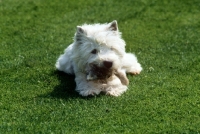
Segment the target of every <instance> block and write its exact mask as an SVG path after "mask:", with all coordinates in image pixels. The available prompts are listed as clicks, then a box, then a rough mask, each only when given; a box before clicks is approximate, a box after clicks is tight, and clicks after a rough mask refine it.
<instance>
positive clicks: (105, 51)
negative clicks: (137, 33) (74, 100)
mask: <svg viewBox="0 0 200 134" xmlns="http://www.w3.org/2000/svg"><path fill="white" fill-rule="evenodd" d="M74 43H75V47H74V52H76V54H73V55H74V60H75V63H76V64H77V65H78V67H79V68H80V70H81V71H84V72H85V73H86V74H87V75H88V74H89V73H90V75H91V77H93V78H94V79H105V78H109V77H110V76H111V75H113V73H114V72H115V70H117V69H118V68H120V67H121V60H122V57H123V55H124V54H125V42H124V40H123V39H122V38H121V33H120V32H119V30H118V26H117V21H113V22H111V23H108V24H94V25H86V24H85V25H83V26H78V27H77V32H76V34H75V38H74ZM91 80H92V79H91Z"/></svg>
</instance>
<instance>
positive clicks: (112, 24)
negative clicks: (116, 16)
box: [109, 20, 118, 31]
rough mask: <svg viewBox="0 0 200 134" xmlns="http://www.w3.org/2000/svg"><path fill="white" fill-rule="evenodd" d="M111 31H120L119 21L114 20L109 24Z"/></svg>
mask: <svg viewBox="0 0 200 134" xmlns="http://www.w3.org/2000/svg"><path fill="white" fill-rule="evenodd" d="M109 30H111V31H118V25H117V21H116V20H114V21H112V22H111V23H109Z"/></svg>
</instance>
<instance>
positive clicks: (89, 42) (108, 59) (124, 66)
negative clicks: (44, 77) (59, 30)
mask: <svg viewBox="0 0 200 134" xmlns="http://www.w3.org/2000/svg"><path fill="white" fill-rule="evenodd" d="M125 45H126V44H125V41H124V40H123V39H122V38H121V32H120V31H119V30H118V24H117V21H116V20H114V21H112V22H111V23H105V24H84V25H82V26H77V30H76V33H75V36H74V42H73V43H72V44H71V45H69V46H68V47H67V48H66V49H65V52H64V54H62V55H60V57H59V58H58V60H57V62H56V65H55V66H56V68H57V69H58V70H59V71H64V72H65V73H67V74H74V75H75V82H76V89H75V90H76V91H77V92H78V93H79V94H80V95H82V96H90V95H92V96H94V95H98V94H100V93H101V92H103V93H105V94H106V95H111V96H120V95H121V94H122V93H124V92H125V91H126V90H127V86H128V84H129V80H128V78H127V76H126V73H130V74H133V75H136V74H139V73H140V72H141V71H142V67H141V65H140V63H138V60H137V58H136V56H135V55H134V54H131V53H126V52H125Z"/></svg>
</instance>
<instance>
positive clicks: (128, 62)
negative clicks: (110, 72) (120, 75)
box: [122, 53, 142, 75]
mask: <svg viewBox="0 0 200 134" xmlns="http://www.w3.org/2000/svg"><path fill="white" fill-rule="evenodd" d="M122 62H123V65H122V68H123V69H125V70H126V72H127V73H130V74H133V75H136V74H140V72H141V71H142V67H141V65H140V63H138V61H137V58H136V57H135V55H133V54H131V53H126V54H125V55H124V57H123V61H122Z"/></svg>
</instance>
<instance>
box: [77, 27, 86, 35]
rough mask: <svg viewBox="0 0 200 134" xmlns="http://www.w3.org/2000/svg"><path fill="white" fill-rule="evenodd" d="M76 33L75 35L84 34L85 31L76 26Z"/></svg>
mask: <svg viewBox="0 0 200 134" xmlns="http://www.w3.org/2000/svg"><path fill="white" fill-rule="evenodd" d="M76 33H77V34H84V33H85V31H84V30H83V29H82V27H80V26H77V30H76Z"/></svg>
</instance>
